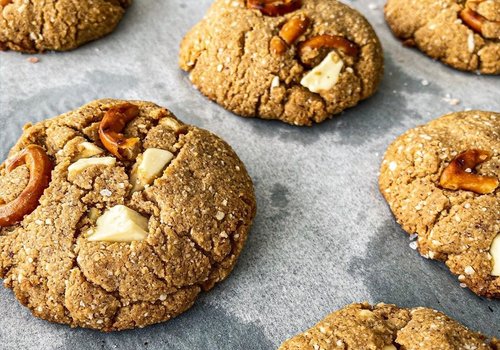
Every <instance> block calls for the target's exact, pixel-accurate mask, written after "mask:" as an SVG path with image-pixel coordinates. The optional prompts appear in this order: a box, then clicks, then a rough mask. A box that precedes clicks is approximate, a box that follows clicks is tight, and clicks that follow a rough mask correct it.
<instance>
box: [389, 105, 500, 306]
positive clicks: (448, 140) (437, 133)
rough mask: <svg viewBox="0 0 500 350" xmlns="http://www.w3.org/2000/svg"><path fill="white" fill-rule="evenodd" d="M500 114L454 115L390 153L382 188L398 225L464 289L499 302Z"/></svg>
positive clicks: (413, 133)
mask: <svg viewBox="0 0 500 350" xmlns="http://www.w3.org/2000/svg"><path fill="white" fill-rule="evenodd" d="M499 178H500V114H499V113H493V112H482V111H469V112H459V113H452V114H449V115H446V116H444V117H441V118H439V119H436V120H434V121H432V122H430V123H428V124H426V125H423V126H420V127H417V128H415V129H412V130H409V131H407V132H406V133H405V134H403V135H402V136H400V137H399V138H398V139H397V140H396V141H395V142H394V143H393V144H392V145H391V146H390V147H389V148H388V150H387V153H386V154H385V158H384V161H383V163H382V168H381V174H380V179H379V185H380V190H381V192H382V194H383V195H384V197H385V198H386V200H387V202H388V203H389V206H390V207H391V210H392V212H393V213H394V215H395V217H396V219H397V221H398V223H400V224H401V226H402V227H403V229H404V230H405V231H406V232H408V233H409V234H410V235H414V234H415V235H416V236H415V237H417V236H418V239H417V241H416V242H415V243H413V244H415V246H418V250H419V251H420V253H421V254H422V255H423V256H424V257H426V258H430V259H437V260H442V261H444V262H445V263H446V265H447V266H448V267H449V268H450V270H451V272H453V273H454V274H456V275H458V279H459V281H460V283H461V286H463V287H465V286H467V287H469V288H470V289H471V290H472V291H474V292H475V293H476V294H478V295H483V296H487V297H491V298H500V187H499Z"/></svg>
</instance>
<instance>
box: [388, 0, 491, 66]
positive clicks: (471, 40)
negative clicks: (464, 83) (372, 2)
mask: <svg viewBox="0 0 500 350" xmlns="http://www.w3.org/2000/svg"><path fill="white" fill-rule="evenodd" d="M385 17H386V20H387V23H388V24H389V26H390V27H391V29H392V31H393V33H394V34H395V35H396V36H397V37H398V38H400V39H401V40H403V41H404V43H405V44H406V45H408V46H416V47H417V48H418V49H420V50H421V51H423V52H424V53H426V54H427V55H429V56H430V57H432V58H434V59H438V60H440V61H442V62H444V63H445V64H447V65H449V66H451V67H454V68H456V69H460V70H464V71H479V72H481V73H484V74H500V1H498V0H387V4H386V6H385Z"/></svg>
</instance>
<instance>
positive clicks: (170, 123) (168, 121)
mask: <svg viewBox="0 0 500 350" xmlns="http://www.w3.org/2000/svg"><path fill="white" fill-rule="evenodd" d="M160 124H161V125H165V126H166V127H167V128H169V129H171V130H174V131H177V130H179V129H180V127H181V124H180V123H179V122H178V121H177V120H175V119H174V118H168V117H167V118H163V119H162V120H161V121H160Z"/></svg>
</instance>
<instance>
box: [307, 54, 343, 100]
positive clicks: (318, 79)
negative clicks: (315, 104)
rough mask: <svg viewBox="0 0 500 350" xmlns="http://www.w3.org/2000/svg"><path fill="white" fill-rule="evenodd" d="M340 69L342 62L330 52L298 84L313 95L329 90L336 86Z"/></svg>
mask: <svg viewBox="0 0 500 350" xmlns="http://www.w3.org/2000/svg"><path fill="white" fill-rule="evenodd" d="M342 67H344V61H342V60H341V59H340V58H339V56H338V55H337V54H336V53H335V52H334V51H332V52H330V53H329V54H328V55H327V56H326V57H325V59H324V60H323V61H322V62H321V63H320V64H319V65H317V66H316V67H314V68H313V69H312V70H311V71H310V72H308V73H307V74H306V75H305V76H304V77H303V78H302V80H301V81H300V84H302V86H304V87H306V88H308V89H309V90H310V91H311V92H314V93H319V92H321V91H327V90H330V89H331V88H333V87H334V86H335V84H337V82H338V80H339V76H340V71H341V70H342Z"/></svg>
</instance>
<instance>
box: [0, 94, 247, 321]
mask: <svg viewBox="0 0 500 350" xmlns="http://www.w3.org/2000/svg"><path fill="white" fill-rule="evenodd" d="M0 202H1V203H2V205H0V277H1V278H4V279H5V281H4V283H5V286H7V287H8V288H11V289H12V290H13V291H14V294H15V296H16V297H17V298H18V299H19V301H20V302H21V303H22V304H24V305H26V306H27V307H28V308H30V309H31V311H32V312H33V314H34V315H35V316H38V317H40V318H43V319H45V320H49V321H53V322H58V323H65V324H69V325H71V326H78V327H88V328H94V329H98V330H102V331H115V330H122V329H128V328H134V327H144V326H147V325H150V324H153V323H158V322H162V321H166V320H169V319H171V318H173V317H175V316H177V315H179V314H180V313H182V312H183V311H185V310H186V309H188V308H189V307H191V305H192V304H193V303H194V301H195V300H196V298H197V296H198V294H199V293H200V292H202V291H208V290H209V289H211V288H212V287H213V286H214V285H215V284H216V283H218V282H220V281H222V280H224V279H225V278H226V277H227V276H228V275H229V273H230V272H231V270H232V269H233V267H234V265H235V263H236V260H237V258H238V256H239V254H240V252H241V250H242V248H243V245H244V243H245V240H246V238H247V234H248V232H249V229H250V225H251V222H252V220H253V217H254V215H255V208H256V207H255V198H254V192H253V186H252V181H251V179H250V177H249V176H248V174H247V171H246V170H245V166H244V165H243V163H242V162H241V161H240V160H239V159H238V157H237V155H236V154H235V153H234V151H233V150H232V149H231V147H230V146H228V145H227V144H226V143H225V142H224V141H222V140H221V139H220V138H218V137H217V136H215V135H213V134H211V133H210V132H208V131H205V130H202V129H199V128H197V127H195V126H190V125H185V124H183V123H182V122H180V121H178V120H177V119H176V118H175V117H174V116H173V115H172V114H171V113H170V112H169V111H167V110H166V109H164V108H161V107H159V106H157V105H154V104H152V103H148V102H140V101H131V102H127V101H118V100H99V101H94V102H92V103H90V104H88V105H85V106H83V107H81V108H79V109H77V110H75V111H72V112H68V113H66V114H63V115H61V116H58V117H56V118H53V119H49V120H46V121H43V122H40V123H37V124H35V125H27V126H26V127H25V129H24V132H23V135H22V137H21V139H20V140H19V142H18V143H17V144H16V145H15V146H14V148H13V149H12V150H11V151H10V156H9V158H8V160H7V161H6V163H4V164H3V165H2V166H1V168H0Z"/></svg>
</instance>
